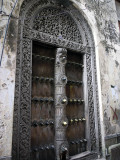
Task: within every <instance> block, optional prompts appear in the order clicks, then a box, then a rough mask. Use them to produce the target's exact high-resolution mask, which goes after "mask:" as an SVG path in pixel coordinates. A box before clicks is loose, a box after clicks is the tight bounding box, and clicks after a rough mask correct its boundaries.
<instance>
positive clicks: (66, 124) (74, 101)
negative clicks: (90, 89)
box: [31, 42, 87, 160]
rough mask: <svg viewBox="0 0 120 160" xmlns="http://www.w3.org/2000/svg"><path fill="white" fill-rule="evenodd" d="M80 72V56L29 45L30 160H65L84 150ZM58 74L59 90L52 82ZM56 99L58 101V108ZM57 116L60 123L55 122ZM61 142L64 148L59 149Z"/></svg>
mask: <svg viewBox="0 0 120 160" xmlns="http://www.w3.org/2000/svg"><path fill="white" fill-rule="evenodd" d="M57 51H58V52H59V51H60V53H57ZM62 52H65V53H62ZM57 54H58V55H57ZM62 54H63V55H62ZM58 56H60V57H58ZM57 58H58V59H59V60H60V58H62V60H63V62H62V61H61V63H60V62H59V60H58V62H57ZM64 60H65V61H64ZM61 65H62V67H61ZM57 67H58V68H57ZM59 67H60V68H61V69H59ZM83 70H84V65H83V55H82V54H80V53H76V52H72V51H69V50H66V49H60V48H59V49H57V48H55V47H52V46H48V45H47V46H46V45H43V44H39V43H37V42H33V53H32V98H31V160H56V159H57V160H66V159H67V158H68V155H69V156H73V155H77V154H80V153H82V152H85V151H86V150H87V140H86V138H85V134H86V133H85V124H86V119H85V109H84V108H85V102H84V93H83V86H84V82H83ZM59 72H61V73H60V74H62V75H63V76H62V77H61V78H62V81H63V85H62V86H61V84H59V82H57V81H59V80H57V79H56V75H57V74H58V75H59ZM58 77H59V76H58ZM64 82H65V83H64ZM57 87H58V89H57ZM60 87H61V89H62V90H63V92H60V91H59V89H60ZM57 92H58V93H57ZM59 92H60V93H59ZM62 93H63V94H64V95H62ZM59 94H61V95H59ZM57 95H58V96H61V97H62V100H61V101H62V102H61V103H62V104H61V105H60V104H59V105H58V104H57V102H56V101H57V99H56V97H57ZM63 107H64V108H63ZM57 108H61V112H60V115H59V113H58V112H57V111H59V110H57ZM62 114H63V115H62ZM59 116H60V117H62V118H63V119H61V121H59V122H58V119H59ZM60 123H61V124H60ZM58 124H59V127H58ZM57 127H58V128H57ZM59 133H61V134H62V135H61V138H60V137H58V138H57V135H58V134H59ZM64 142H65V144H67V145H66V147H65V148H60V147H61V144H64Z"/></svg>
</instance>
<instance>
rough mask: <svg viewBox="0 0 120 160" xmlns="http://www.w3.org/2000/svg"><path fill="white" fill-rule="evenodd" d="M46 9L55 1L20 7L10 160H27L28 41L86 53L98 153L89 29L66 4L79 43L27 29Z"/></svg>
mask: <svg viewBox="0 0 120 160" xmlns="http://www.w3.org/2000/svg"><path fill="white" fill-rule="evenodd" d="M48 6H49V7H50V6H52V7H54V6H57V4H56V1H55V0H49V1H48V0H34V1H33V0H24V2H23V4H22V6H21V11H20V18H19V29H18V31H19V33H18V52H17V62H16V64H17V66H16V85H15V108H14V125H13V149H12V155H13V160H30V146H31V144H30V140H31V128H30V127H31V124H30V123H31V71H32V58H31V57H32V40H38V41H40V42H44V43H46V44H51V45H55V46H57V47H65V48H66V49H71V50H74V51H77V52H82V53H86V55H85V56H86V63H87V83H88V110H89V122H90V141H91V150H92V151H95V152H97V153H98V154H99V149H100V145H101V131H100V121H99V108H98V107H99V101H98V96H97V95H98V91H97V75H96V57H95V49H94V48H95V47H94V40H93V36H92V32H91V29H90V27H89V26H88V24H87V22H86V20H85V19H84V17H83V15H82V14H81V13H80V12H79V11H78V10H77V9H76V8H75V7H73V6H72V5H70V6H68V7H66V8H63V10H66V11H67V12H68V13H69V14H70V16H71V17H72V18H73V19H74V21H75V22H76V24H77V26H78V28H79V31H80V34H81V36H82V42H83V44H78V43H75V42H71V41H68V40H65V39H62V40H61V39H56V37H54V36H52V35H48V34H45V33H40V32H38V31H35V30H32V28H31V26H32V21H33V18H34V16H35V15H36V13H37V12H38V11H39V10H40V9H42V8H44V7H48ZM57 7H60V6H57ZM31 16H32V18H31ZM93 97H94V99H93ZM96 117H98V118H96ZM96 130H97V131H96Z"/></svg>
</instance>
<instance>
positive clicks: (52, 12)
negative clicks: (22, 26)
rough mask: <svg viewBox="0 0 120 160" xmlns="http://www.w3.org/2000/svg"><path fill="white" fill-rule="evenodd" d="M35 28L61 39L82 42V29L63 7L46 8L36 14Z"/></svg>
mask: <svg viewBox="0 0 120 160" xmlns="http://www.w3.org/2000/svg"><path fill="white" fill-rule="evenodd" d="M33 29H35V30H37V31H39V32H43V33H47V34H49V35H53V36H55V37H57V38H59V39H67V40H69V41H73V42H77V43H81V41H82V40H81V35H80V31H79V29H78V27H77V24H76V23H75V21H74V20H73V19H72V18H71V17H70V16H69V14H68V13H67V12H65V11H62V10H61V9H55V8H53V7H52V8H44V9H43V10H42V11H40V12H39V13H38V15H36V17H35V19H34V22H33Z"/></svg>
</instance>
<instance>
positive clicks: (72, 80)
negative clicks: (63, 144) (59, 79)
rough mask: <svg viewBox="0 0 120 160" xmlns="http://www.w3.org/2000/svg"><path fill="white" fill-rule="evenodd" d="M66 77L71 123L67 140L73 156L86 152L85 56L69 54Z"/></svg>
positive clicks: (68, 110)
mask: <svg viewBox="0 0 120 160" xmlns="http://www.w3.org/2000/svg"><path fill="white" fill-rule="evenodd" d="M67 57H68V62H67V65H66V75H67V79H68V84H67V85H66V95H67V97H68V105H67V107H66V116H67V118H68V121H69V125H68V128H67V133H66V135H67V140H68V142H69V154H70V156H73V155H75V154H79V153H81V152H83V151H85V150H86V146H85V145H86V144H85V143H86V139H85V117H84V116H85V115H84V100H83V99H84V96H83V82H82V80H83V67H84V66H83V56H82V55H79V54H77V53H73V52H68V55H67ZM84 141H85V142H84Z"/></svg>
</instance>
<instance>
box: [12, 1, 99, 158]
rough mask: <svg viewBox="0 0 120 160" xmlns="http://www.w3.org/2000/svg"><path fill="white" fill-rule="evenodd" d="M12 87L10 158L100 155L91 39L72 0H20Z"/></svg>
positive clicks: (92, 156)
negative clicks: (68, 0) (62, 1)
mask: <svg viewBox="0 0 120 160" xmlns="http://www.w3.org/2000/svg"><path fill="white" fill-rule="evenodd" d="M15 90H16V94H15V111H14V130H13V159H15V160H27V159H29V160H30V159H36V160H39V159H42V160H44V159H45V160H47V159H49V160H50V159H51V160H53V159H57V160H62V159H70V157H71V156H73V159H74V157H75V156H76V155H78V157H84V156H86V157H89V158H90V157H91V158H95V157H96V156H97V155H98V154H100V126H99V112H98V99H97V82H96V71H95V50H94V41H93V37H92V33H91V30H90V27H89V26H88V24H87V22H86V20H85V19H84V17H83V16H82V14H81V13H80V12H79V11H78V10H76V8H74V7H73V6H72V4H70V5H69V6H66V7H65V6H61V5H59V4H57V2H56V1H54V0H53V1H52V0H51V1H39V0H36V1H34V2H33V1H27V0H26V1H24V2H23V4H22V7H21V12H20V20H19V35H18V53H17V69H16V88H15ZM93 97H94V98H93ZM83 152H84V153H85V154H83Z"/></svg>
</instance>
